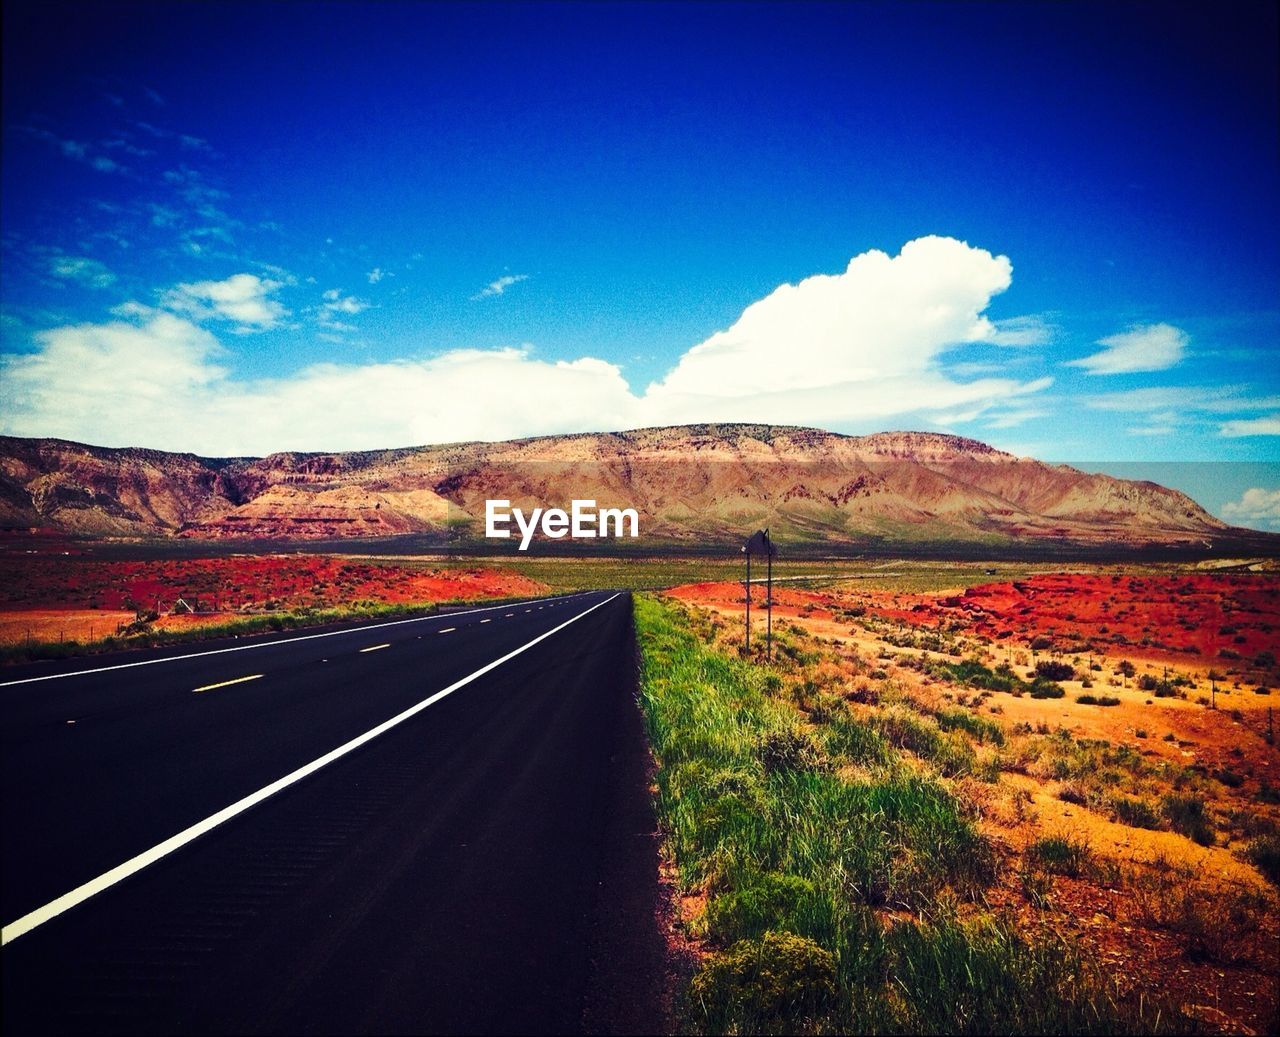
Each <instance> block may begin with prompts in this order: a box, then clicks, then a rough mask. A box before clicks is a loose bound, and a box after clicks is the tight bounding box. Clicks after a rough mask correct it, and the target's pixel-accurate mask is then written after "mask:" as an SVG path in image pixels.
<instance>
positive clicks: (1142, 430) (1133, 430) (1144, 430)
mask: <svg viewBox="0 0 1280 1037" xmlns="http://www.w3.org/2000/svg"><path fill="white" fill-rule="evenodd" d="M1144 417H1145V420H1144V423H1143V424H1141V425H1131V426H1130V427H1129V428H1127V429H1125V431H1126V432H1128V433H1129V434H1130V435H1132V436H1171V435H1173V434H1174V433H1175V432H1176V431H1177V430H1178V423H1179V420H1180V416H1179V414H1178V413H1177V412H1176V411H1171V410H1166V411H1158V412H1156V413H1153V414H1146V415H1145V416H1144Z"/></svg>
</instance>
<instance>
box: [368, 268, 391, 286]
mask: <svg viewBox="0 0 1280 1037" xmlns="http://www.w3.org/2000/svg"><path fill="white" fill-rule="evenodd" d="M394 276H395V274H393V273H391V272H390V271H389V270H383V269H382V267H380V266H375V267H374V268H373V269H372V270H370V271H369V272H368V273H367V274H365V277H367V278H368V279H369V283H370V284H377V283H378V282H379V281H381V280H382V279H383V278H384V277H394Z"/></svg>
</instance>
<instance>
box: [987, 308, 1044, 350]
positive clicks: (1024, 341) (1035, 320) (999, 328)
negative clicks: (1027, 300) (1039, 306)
mask: <svg viewBox="0 0 1280 1037" xmlns="http://www.w3.org/2000/svg"><path fill="white" fill-rule="evenodd" d="M991 323H992V328H993V330H992V332H991V333H990V334H989V335H988V337H987V339H986V341H988V342H992V343H994V344H995V345H997V346H1014V347H1019V348H1021V347H1026V346H1043V345H1045V344H1046V343H1048V342H1051V341H1052V340H1053V337H1054V334H1055V333H1056V331H1057V329H1056V328H1055V327H1054V326H1053V325H1052V324H1050V323H1048V322H1047V321H1046V320H1045V319H1044V318H1043V317H1039V316H1036V315H1034V314H1033V315H1029V316H1026V317H1007V318H1005V319H1004V320H997V321H992V322H991Z"/></svg>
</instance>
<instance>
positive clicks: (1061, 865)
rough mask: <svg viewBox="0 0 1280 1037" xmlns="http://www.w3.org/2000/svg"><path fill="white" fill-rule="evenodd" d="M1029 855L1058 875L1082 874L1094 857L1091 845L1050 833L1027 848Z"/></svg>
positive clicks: (1046, 869) (1036, 862)
mask: <svg viewBox="0 0 1280 1037" xmlns="http://www.w3.org/2000/svg"><path fill="white" fill-rule="evenodd" d="M1027 856H1028V857H1029V858H1030V859H1031V861H1032V862H1033V863H1035V864H1038V865H1039V866H1040V867H1042V868H1043V869H1044V870H1045V871H1051V872H1053V873H1054V874H1056V875H1069V876H1071V877H1072V878H1076V877H1078V876H1079V875H1081V874H1082V873H1083V872H1084V870H1085V869H1086V868H1087V867H1088V865H1089V864H1090V863H1091V861H1092V859H1093V852H1092V851H1091V850H1090V849H1089V847H1088V846H1087V845H1086V844H1085V843H1083V842H1079V841H1077V840H1075V839H1071V838H1069V837H1067V836H1064V835H1048V836H1044V837H1043V838H1041V839H1037V840H1036V841H1035V842H1034V843H1032V844H1031V845H1030V846H1029V847H1028V848H1027Z"/></svg>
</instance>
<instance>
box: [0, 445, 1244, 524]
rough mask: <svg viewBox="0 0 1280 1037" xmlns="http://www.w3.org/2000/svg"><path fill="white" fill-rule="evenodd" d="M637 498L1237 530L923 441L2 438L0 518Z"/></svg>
mask: <svg viewBox="0 0 1280 1037" xmlns="http://www.w3.org/2000/svg"><path fill="white" fill-rule="evenodd" d="M499 497H500V498H505V499H508V500H510V501H512V503H513V504H514V505H515V506H519V507H533V506H545V507H553V506H561V507H563V506H567V505H568V503H569V501H570V500H572V499H574V498H579V499H582V498H594V499H595V500H597V501H598V502H599V503H600V504H601V505H602V506H617V507H634V508H636V509H637V511H638V512H639V514H640V525H641V531H642V534H643V535H644V537H646V538H651V539H653V540H655V541H661V542H673V543H679V542H689V541H699V542H702V541H708V540H711V541H718V540H726V541H728V540H732V539H734V538H735V537H736V536H737V535H738V534H739V533H740V532H741V530H743V529H746V528H754V527H755V526H762V525H767V526H771V527H772V528H773V529H774V530H775V531H776V532H777V533H779V534H780V535H783V536H788V537H791V538H792V539H799V540H803V541H807V542H831V543H842V544H857V543H859V542H861V541H877V542H886V541H887V542H895V541H902V542H911V541H918V540H926V539H927V540H932V541H944V540H960V541H970V542H1008V541H1021V540H1026V539H1031V540H1050V541H1062V542H1070V543H1106V542H1116V541H1119V542H1123V543H1126V544H1136V545H1144V544H1154V545H1160V544H1167V545H1188V546H1189V545H1195V544H1201V543H1204V542H1206V541H1208V540H1211V539H1212V538H1215V537H1219V536H1222V535H1224V534H1226V533H1228V532H1229V530H1228V527H1227V526H1226V525H1225V524H1224V523H1222V522H1221V521H1219V520H1218V519H1216V518H1214V517H1213V516H1212V515H1210V514H1209V513H1208V512H1206V511H1205V510H1204V509H1203V508H1201V507H1200V506H1199V505H1198V504H1196V503H1195V502H1194V501H1193V500H1191V499H1190V498H1189V497H1187V496H1186V495H1185V494H1182V493H1180V492H1178V491H1176V490H1171V489H1168V488H1166V487H1163V486H1159V485H1157V484H1155V483H1150V482H1134V481H1129V480H1124V479H1117V478H1113V477H1111V476H1106V475H1091V474H1087V473H1084V472H1081V471H1078V470H1077V469H1074V468H1071V467H1069V466H1066V465H1051V464H1045V463H1043V462H1040V461H1036V460H1034V459H1031V458H1019V457H1015V456H1013V455H1012V454H1008V453H1005V452H1003V451H1000V450H997V449H995V448H993V447H990V446H988V445H986V444H984V443H980V442H978V441H976V440H972V439H964V438H961V437H957V436H947V435H941V434H937V433H929V432H885V433H877V434H874V435H869V436H844V435H839V434H837V433H832V432H825V431H822V430H820V429H807V428H795V427H790V426H770V425H690V426H676V427H669V428H651V429H638V430H634V431H629V432H616V433H583V434H575V435H563V436H547V437H540V438H534V439H521V440H512V441H507V442H497V443H479V442H476V443H456V444H444V445H439V446H424V447H405V448H398V449H388V450H373V451H357V452H346V453H305V454H304V453H279V454H272V455H270V456H268V457H263V458H247V457H246V458H204V457H198V456H196V455H194V454H182V453H167V452H164V451H158V450H148V449H138V448H108V447H94V446H86V445H84V444H80V443H72V442H68V441H65V440H56V439H20V438H15V437H0V526H3V527H5V528H9V529H21V528H51V529H56V530H59V531H62V532H65V533H71V534H81V535H90V536H128V537H138V536H141V537H184V538H195V539H253V540H313V539H318V538H324V539H332V538H337V537H370V536H378V537H383V536H395V535H400V534H438V535H440V536H442V537H443V536H446V535H450V534H452V535H463V536H482V535H483V517H484V506H485V500H487V499H490V498H499Z"/></svg>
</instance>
